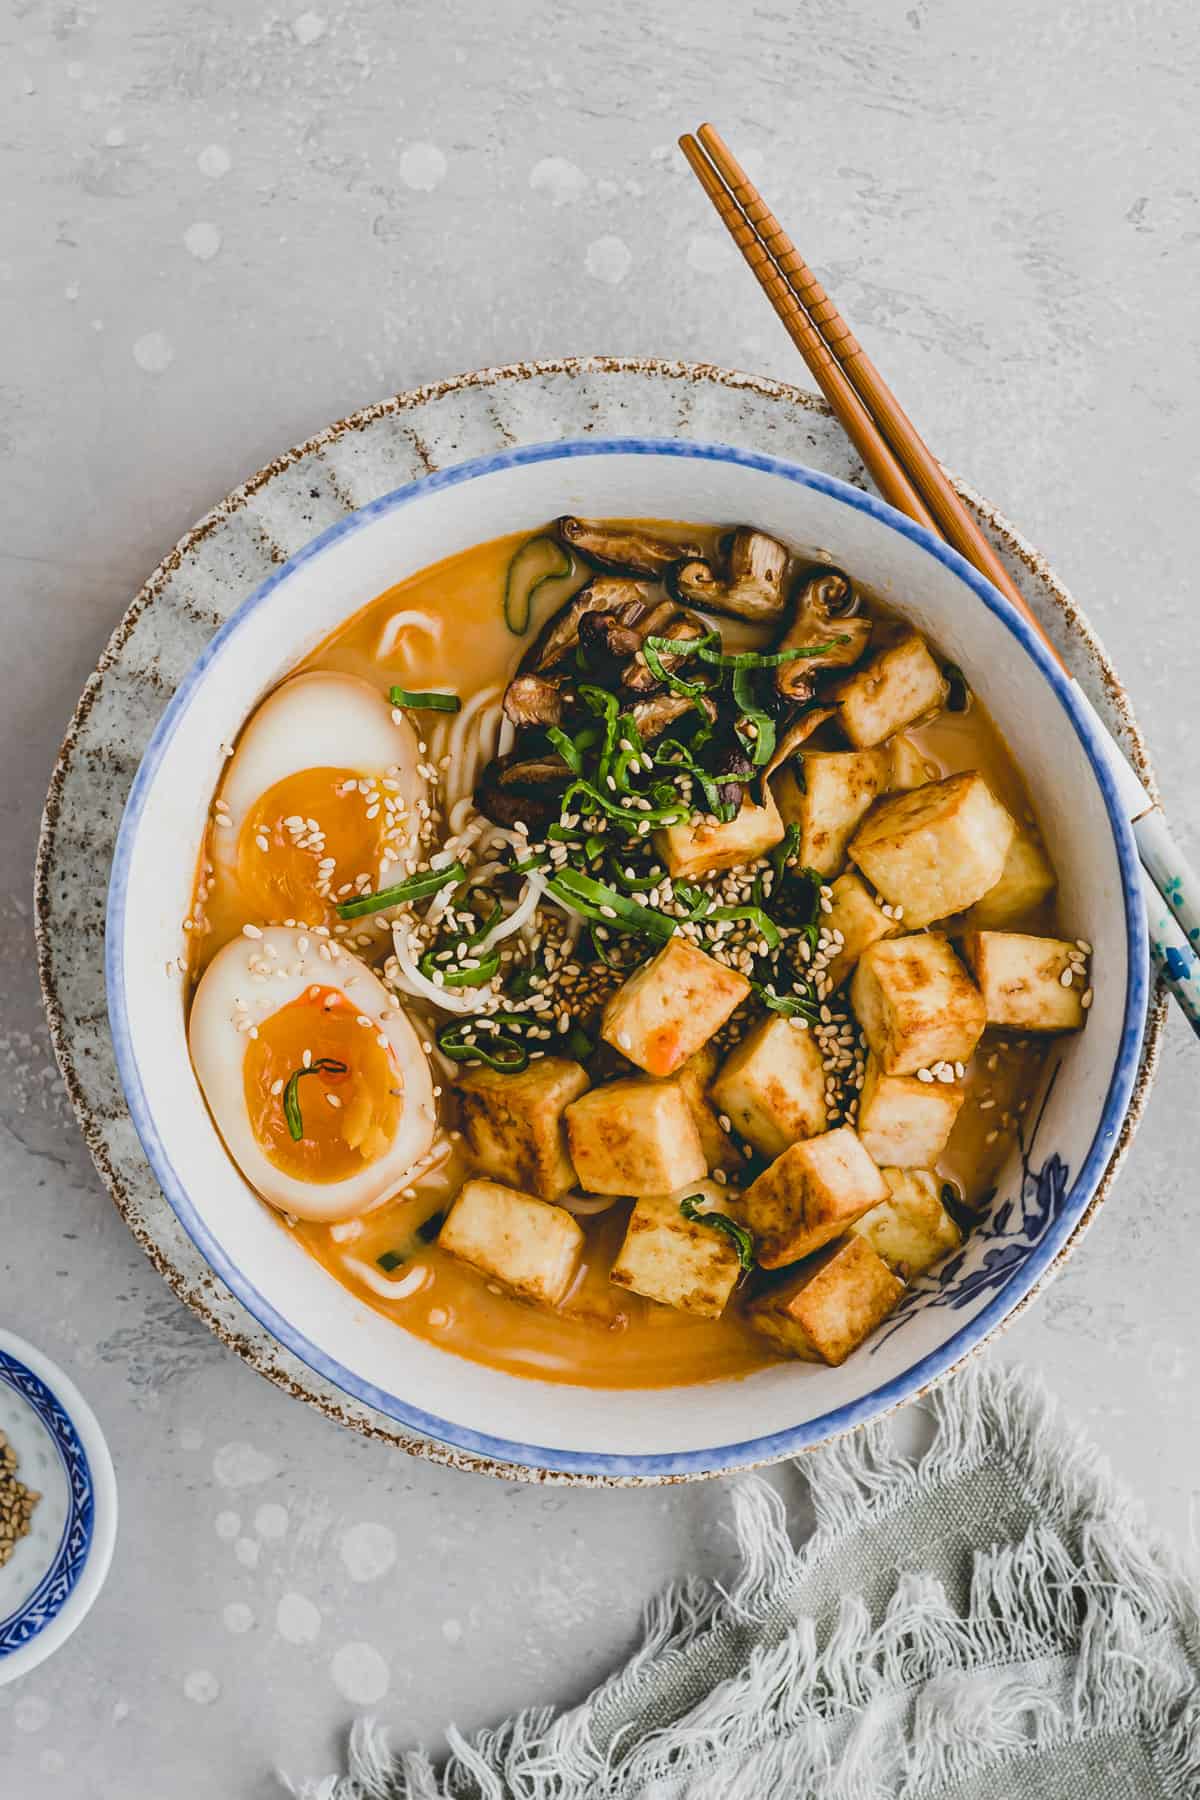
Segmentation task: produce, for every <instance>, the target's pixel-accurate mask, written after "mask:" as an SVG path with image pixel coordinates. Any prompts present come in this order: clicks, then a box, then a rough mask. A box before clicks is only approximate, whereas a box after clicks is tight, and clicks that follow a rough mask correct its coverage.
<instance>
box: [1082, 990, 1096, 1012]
mask: <svg viewBox="0 0 1200 1800" xmlns="http://www.w3.org/2000/svg"><path fill="white" fill-rule="evenodd" d="M1095 997H1096V996H1095V994H1094V993H1093V992H1092V990H1091V988H1088V990H1087V992H1086V993H1085V994H1081V995H1080V997H1079V1004H1080V1006H1082V1008H1083V1010H1084V1012H1086V1011H1087V1009H1088V1007H1089V1006H1090V1005H1091V1004H1092V1001H1093V1000H1094V999H1095Z"/></svg>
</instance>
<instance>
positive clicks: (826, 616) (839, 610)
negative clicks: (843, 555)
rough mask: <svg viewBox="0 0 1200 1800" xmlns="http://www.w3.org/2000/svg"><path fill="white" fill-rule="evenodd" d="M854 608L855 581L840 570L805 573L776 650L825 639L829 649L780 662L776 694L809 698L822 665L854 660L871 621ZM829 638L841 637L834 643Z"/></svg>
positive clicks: (856, 599) (864, 643) (837, 666)
mask: <svg viewBox="0 0 1200 1800" xmlns="http://www.w3.org/2000/svg"><path fill="white" fill-rule="evenodd" d="M858 608H859V597H858V595H857V594H856V593H855V591H854V585H853V583H852V582H851V580H850V577H849V576H848V575H845V574H843V572H842V570H841V569H834V568H828V567H826V568H819V569H813V570H812V571H811V572H810V573H809V575H808V576H807V578H806V579H805V582H804V585H803V587H802V588H801V589H800V591H799V593H798V594H797V596H796V599H795V602H794V610H793V613H792V621H791V624H790V625H789V626H788V628H787V630H786V631H785V632H784V634H783V636H782V638H781V639H780V640H779V643H778V644H777V645H776V649H778V650H798V649H800V648H801V647H802V646H804V645H806V644H825V643H831V644H832V648H831V649H829V650H827V651H825V652H823V653H822V654H821V655H820V656H801V657H797V658H796V660H795V661H794V662H787V663H781V664H780V666H779V668H778V669H777V670H776V671H775V686H776V689H777V690H778V692H779V693H781V694H784V695H786V696H787V697H788V699H790V700H805V699H808V698H810V697H811V695H812V693H813V691H814V688H815V685H816V681H815V678H816V676H817V675H818V674H819V672H820V671H821V670H822V669H847V668H849V667H850V665H851V664H852V663H856V662H857V661H858V659H859V657H860V656H861V655H862V653H863V651H864V650H865V649H866V647H867V643H868V641H869V639H870V636H871V621H870V619H869V618H867V617H866V616H865V615H864V614H861V613H860V612H859V610H858ZM834 638H838V639H841V640H843V641H841V642H839V643H836V644H833V643H832V640H833V639H834Z"/></svg>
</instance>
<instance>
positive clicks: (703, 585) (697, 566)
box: [667, 525, 788, 621]
mask: <svg viewBox="0 0 1200 1800" xmlns="http://www.w3.org/2000/svg"><path fill="white" fill-rule="evenodd" d="M787 562H788V553H787V551H786V550H785V549H784V547H783V545H782V544H781V543H779V542H778V541H777V540H776V539H775V538H773V537H768V536H767V534H766V533H765V532H764V531H752V530H751V529H750V528H749V526H746V525H740V526H739V527H738V529H737V530H736V531H735V532H734V533H733V536H732V538H731V539H730V542H729V553H728V569H729V572H728V575H727V576H726V577H725V579H722V578H721V576H720V575H719V574H718V573H717V571H716V570H715V569H714V568H713V566H712V564H711V563H709V562H706V561H705V560H704V558H703V557H694V558H692V559H691V560H690V561H681V562H677V563H676V565H675V567H674V568H673V569H672V570H671V572H670V574H669V576H668V577H667V585H668V587H669V588H670V590H671V592H672V593H673V594H674V595H675V597H676V599H678V600H683V601H686V602H688V603H689V604H690V605H692V606H700V607H703V608H704V609H705V610H706V611H708V612H718V613H729V614H731V615H732V616H733V617H734V618H735V619H753V620H757V621H765V620H769V619H777V618H778V617H779V616H780V614H781V613H782V612H783V608H784V597H783V580H784V576H785V575H786V573H787Z"/></svg>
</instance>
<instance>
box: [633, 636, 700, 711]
mask: <svg viewBox="0 0 1200 1800" xmlns="http://www.w3.org/2000/svg"><path fill="white" fill-rule="evenodd" d="M716 635H717V634H716V632H715V631H710V632H709V633H708V634H707V636H706V637H702V638H669V637H655V636H650V637H647V638H643V639H642V655H643V657H644V658H645V660H646V667H647V668H648V669H649V671H650V673H651V674H652V675H653V677H654V679H655V681H664V682H666V684H667V686H668V687H669V688H670V690H671V692H672V693H673V694H682V695H683V696H684V698H685V699H688V700H695V699H696V698H697V696H698V695H700V694H703V693H705V692H706V691H707V689H708V683H707V682H706V681H685V680H684V679H683V677H682V676H681V675H673V674H672V673H671V670H670V669H668V668H667V666H666V664H665V663H664V662H663V660H662V659H663V657H664V656H675V657H678V658H679V660H680V662H684V661H686V659H687V658H688V657H689V656H695V655H697V654H703V646H704V645H705V644H708V643H711V642H712V640H713V638H714V637H716Z"/></svg>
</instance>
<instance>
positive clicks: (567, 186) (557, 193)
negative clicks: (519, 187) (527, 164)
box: [529, 156, 588, 206]
mask: <svg viewBox="0 0 1200 1800" xmlns="http://www.w3.org/2000/svg"><path fill="white" fill-rule="evenodd" d="M529 185H530V187H531V188H532V189H533V191H534V193H545V194H549V196H550V200H551V204H552V205H554V206H569V205H570V204H571V202H572V201H573V200H580V199H582V198H583V196H584V194H585V193H586V192H587V185H588V178H587V176H586V175H585V174H584V172H583V170H582V169H580V168H577V167H576V165H575V164H574V163H573V162H568V161H567V160H566V158H565V157H563V156H543V158H542V160H541V162H538V163H534V165H533V168H532V169H531V170H530V171H529Z"/></svg>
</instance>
